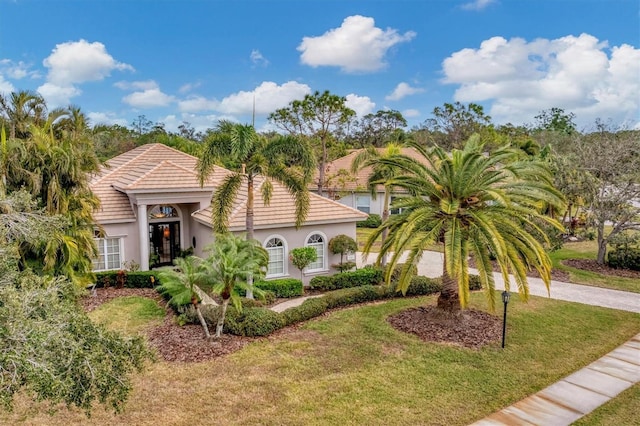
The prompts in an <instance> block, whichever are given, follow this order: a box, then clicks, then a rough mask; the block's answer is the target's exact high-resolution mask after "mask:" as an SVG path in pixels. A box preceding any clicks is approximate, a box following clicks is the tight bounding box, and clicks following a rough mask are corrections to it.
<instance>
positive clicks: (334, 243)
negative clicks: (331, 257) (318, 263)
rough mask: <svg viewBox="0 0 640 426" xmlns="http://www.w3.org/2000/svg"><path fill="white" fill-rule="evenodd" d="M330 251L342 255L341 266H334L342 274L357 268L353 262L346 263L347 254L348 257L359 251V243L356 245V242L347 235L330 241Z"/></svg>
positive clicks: (338, 236)
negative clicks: (345, 256)
mask: <svg viewBox="0 0 640 426" xmlns="http://www.w3.org/2000/svg"><path fill="white" fill-rule="evenodd" d="M329 251H330V252H331V253H332V254H339V255H340V264H339V265H333V266H334V267H335V268H336V269H337V270H338V271H340V272H344V271H348V270H349V269H352V268H353V267H354V266H356V264H355V263H353V262H347V263H345V262H344V255H345V254H347V255H348V254H351V253H355V252H356V251H358V243H356V240H354V239H353V238H351V237H350V236H348V235H345V234H340V235H336V236H335V237H333V238H331V239H330V240H329ZM352 263H353V266H350V264H352Z"/></svg>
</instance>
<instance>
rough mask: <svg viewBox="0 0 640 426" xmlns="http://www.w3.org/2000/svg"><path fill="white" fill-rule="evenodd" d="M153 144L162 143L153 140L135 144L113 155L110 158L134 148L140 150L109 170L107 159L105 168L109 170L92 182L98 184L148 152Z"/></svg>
mask: <svg viewBox="0 0 640 426" xmlns="http://www.w3.org/2000/svg"><path fill="white" fill-rule="evenodd" d="M154 145H162V144H160V143H157V142H154V143H147V144H144V145H140V146H137V147H135V148H133V149H132V150H130V151H126V152H123V153H122V154H119V155H116V156H115V157H113V158H112V159H111V160H113V159H114V158H118V157H120V156H122V155H124V154H128V153H130V152H132V151H135V150H137V149H140V151H141V152H140V153H139V154H137V155H135V156H133V157H131V158H130V159H129V160H127V161H125V162H124V163H122V164H120V165H119V166H118V167H116V168H115V169H112V170H111V167H110V166H109V163H108V161H109V160H107V162H106V163H105V168H107V169H110V170H109V173H105V174H104V175H103V176H101V177H100V178H99V179H98V180H96V181H95V182H94V184H96V185H97V184H98V183H100V181H102V180H103V179H105V178H107V177H108V176H111V175H113V174H114V173H115V172H117V171H118V170H120V169H122V168H124V167H126V166H128V165H129V164H131V162H132V161H135V160H137V159H138V158H140V157H142V156H143V155H144V154H146V153H148V152H149V151H150V150H151V149H152V148H153V147H154Z"/></svg>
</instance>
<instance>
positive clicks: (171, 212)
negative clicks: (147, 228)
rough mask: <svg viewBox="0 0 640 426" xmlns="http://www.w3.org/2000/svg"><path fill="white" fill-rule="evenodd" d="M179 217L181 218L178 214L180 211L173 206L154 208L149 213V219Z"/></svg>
mask: <svg viewBox="0 0 640 426" xmlns="http://www.w3.org/2000/svg"><path fill="white" fill-rule="evenodd" d="M178 217H180V214H179V213H178V210H177V209H176V208H175V207H173V206H168V205H158V206H153V208H152V209H151V210H150V211H149V219H167V218H178Z"/></svg>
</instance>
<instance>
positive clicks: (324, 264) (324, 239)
mask: <svg viewBox="0 0 640 426" xmlns="http://www.w3.org/2000/svg"><path fill="white" fill-rule="evenodd" d="M316 234H317V235H320V236H321V237H322V244H323V256H322V267H321V268H316V269H308V268H305V270H304V273H305V274H314V273H318V272H327V271H328V270H329V267H328V266H327V263H328V262H327V259H328V257H329V252H328V250H329V240H328V238H327V235H326V234H325V233H324V232H321V231H312V232H309V233H308V234H307V236H306V237H305V238H304V246H305V247H309V243H308V241H309V238H311V237H312V236H313V235H316Z"/></svg>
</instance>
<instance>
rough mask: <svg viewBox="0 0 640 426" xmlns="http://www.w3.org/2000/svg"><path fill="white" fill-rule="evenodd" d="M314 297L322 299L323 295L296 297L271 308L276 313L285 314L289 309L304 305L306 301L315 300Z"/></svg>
mask: <svg viewBox="0 0 640 426" xmlns="http://www.w3.org/2000/svg"><path fill="white" fill-rule="evenodd" d="M314 297H322V295H321V294H318V295H315V296H303V297H296V298H295V299H289V300H286V301H284V302H282V303H278V304H277V305H273V306H272V307H271V310H272V311H275V312H284V311H286V310H287V309H289V308H295V307H296V306H300V305H302V304H303V303H304V301H305V300H307V299H313V298H314Z"/></svg>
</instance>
